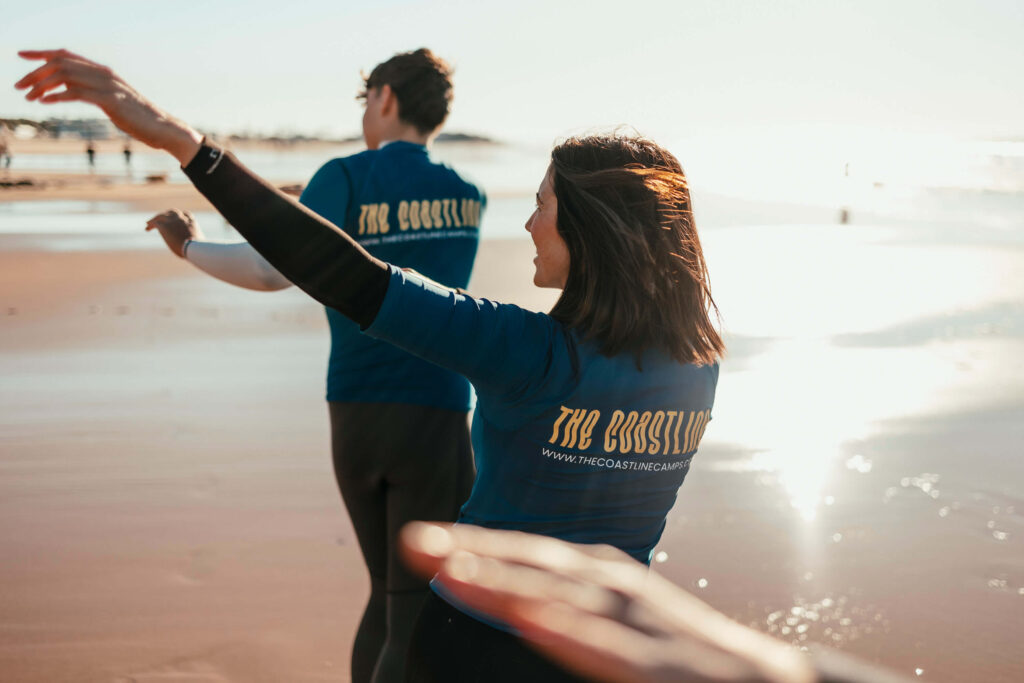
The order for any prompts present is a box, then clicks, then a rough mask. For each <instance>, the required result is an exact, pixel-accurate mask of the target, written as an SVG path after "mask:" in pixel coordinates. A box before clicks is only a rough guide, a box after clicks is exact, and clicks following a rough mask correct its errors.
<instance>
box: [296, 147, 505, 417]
mask: <svg viewBox="0 0 1024 683" xmlns="http://www.w3.org/2000/svg"><path fill="white" fill-rule="evenodd" d="M299 201H300V202H301V203H302V204H303V205H305V206H306V207H308V208H309V209H310V210H312V211H314V212H316V213H318V214H320V215H321V216H323V217H324V218H326V219H327V220H329V221H331V222H332V223H334V224H336V225H338V226H339V227H341V228H343V229H344V230H345V232H346V233H348V235H349V236H350V237H352V238H353V239H354V240H355V241H356V242H357V243H359V245H360V246H362V247H363V248H364V249H366V250H367V251H368V252H370V253H371V254H373V255H374V256H376V257H377V258H379V259H381V260H383V261H387V262H388V263H393V264H396V265H399V266H402V267H404V268H412V269H413V270H416V271H417V272H419V273H422V274H423V275H426V276H427V277H428V278H431V279H432V280H436V281H437V282H441V283H444V284H445V285H448V286H450V287H456V288H461V287H466V286H467V284H468V283H469V277H470V274H471V273H472V270H473V259H474V257H475V256H476V250H477V242H478V240H479V232H480V231H479V226H480V218H481V214H482V213H483V210H484V208H485V206H486V201H487V200H486V197H485V195H484V194H483V192H482V191H481V190H480V189H479V188H478V187H476V186H475V185H473V184H471V183H469V182H467V181H466V180H464V179H462V178H461V177H460V176H459V174H458V173H456V172H455V171H454V170H453V169H452V168H451V167H449V166H447V165H445V164H441V163H438V162H436V161H434V160H433V159H431V157H430V155H429V153H428V151H427V149H426V148H425V147H423V146H422V145H417V144H413V143H409V142H401V141H398V142H390V143H387V144H386V145H384V146H383V147H381V148H380V149H377V150H367V151H365V152H361V153H359V154H354V155H352V156H349V157H344V158H340V159H334V160H332V161H329V162H328V163H326V164H325V165H324V166H323V167H322V168H321V169H320V170H319V171H317V173H316V175H314V176H313V178H312V179H311V180H310V181H309V184H308V185H307V187H306V189H305V191H304V192H303V193H302V197H301V198H300V200H299ZM326 311H327V321H328V323H329V325H330V329H331V356H330V361H329V363H328V368H327V400H328V401H351V402H379V403H412V404H416V405H427V406H434V407H437V408H444V409H447V410H457V411H466V410H468V409H469V404H470V390H469V384H468V383H467V382H466V380H465V378H464V377H462V376H460V375H458V374H457V373H454V372H451V371H450V370H446V369H443V368H441V367H438V366H436V365H433V364H432V363H428V362H426V361H424V360H421V359H419V358H416V357H414V356H411V355H409V354H408V353H405V352H403V351H401V350H399V349H397V348H395V347H394V346H392V345H391V344H386V343H382V342H379V341H377V340H375V339H372V338H370V337H367V336H366V335H363V334H360V332H359V326H358V325H356V324H355V323H353V322H352V321H351V320H349V319H348V318H346V317H345V316H343V315H341V314H340V313H338V312H337V311H335V310H333V309H331V308H327V309H326Z"/></svg>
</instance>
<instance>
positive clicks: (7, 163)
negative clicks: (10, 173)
mask: <svg viewBox="0 0 1024 683" xmlns="http://www.w3.org/2000/svg"><path fill="white" fill-rule="evenodd" d="M0 159H3V162H4V168H5V169H9V168H10V167H11V143H10V140H9V139H8V137H7V127H6V126H0Z"/></svg>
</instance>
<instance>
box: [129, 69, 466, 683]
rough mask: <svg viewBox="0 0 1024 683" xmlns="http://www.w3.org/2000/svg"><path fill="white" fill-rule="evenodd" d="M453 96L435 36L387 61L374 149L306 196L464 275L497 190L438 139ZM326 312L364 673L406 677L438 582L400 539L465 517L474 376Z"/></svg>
mask: <svg viewBox="0 0 1024 683" xmlns="http://www.w3.org/2000/svg"><path fill="white" fill-rule="evenodd" d="M452 96H453V90H452V82H451V68H450V67H449V66H448V64H447V63H445V62H444V60H442V59H440V58H439V57H437V56H436V55H434V54H433V53H432V52H430V51H429V50H426V49H420V50H416V51H414V52H407V53H402V54H397V55H395V56H393V57H392V58H391V59H389V60H387V61H385V62H383V63H382V64H379V65H377V66H376V67H375V68H374V69H373V70H372V71H371V72H370V75H369V76H367V77H366V78H365V82H364V87H363V90H362V91H361V92H360V94H359V96H358V97H359V99H361V100H363V101H364V102H365V111H364V114H363V120H362V128H363V138H364V140H365V141H366V146H367V151H365V152H361V153H359V154H355V155H352V156H349V157H344V158H340V159H334V160H331V161H329V162H327V163H326V164H324V166H323V167H321V168H320V170H319V171H317V173H316V175H314V176H313V178H312V180H310V182H309V184H308V186H307V187H306V189H305V191H304V192H303V193H302V195H301V198H300V199H299V201H300V202H301V203H302V204H303V205H304V206H306V207H307V208H309V209H310V210H312V211H314V212H316V213H318V214H320V215H321V216H323V217H324V218H326V219H327V220H329V221H331V222H333V223H335V224H336V225H338V226H340V227H342V228H343V229H344V230H345V231H346V232H347V233H348V235H350V236H351V237H352V239H354V240H355V242H356V243H358V244H359V246H360V247H362V248H364V249H366V250H367V251H368V252H369V253H370V254H373V255H374V256H376V257H377V258H380V259H382V260H386V261H389V262H391V263H396V264H399V265H401V266H403V267H408V268H412V269H415V270H416V271H418V272H420V273H422V274H424V275H425V276H427V277H429V278H432V279H434V280H436V281H438V282H441V283H444V284H445V285H449V286H452V287H465V286H466V285H467V284H468V282H469V277H470V273H471V271H472V268H473V261H474V258H475V256H476V250H477V241H478V236H479V225H480V218H481V213H482V210H483V207H484V205H485V201H486V200H485V197H484V193H483V192H482V191H481V189H480V188H478V187H476V186H475V185H473V184H472V183H470V182H467V181H466V180H464V179H463V178H462V177H461V176H460V175H459V174H458V173H457V172H456V171H455V170H453V169H452V168H450V167H448V166H446V165H444V164H441V163H439V162H437V161H435V160H434V159H433V158H432V157H431V155H430V151H429V149H428V146H429V144H430V142H431V141H432V140H433V138H434V137H435V136H436V135H437V134H438V132H439V131H440V129H441V127H442V124H443V123H444V121H445V119H446V118H447V116H448V112H449V109H450V106H451V101H452ZM128 153H129V152H128V151H127V147H126V152H125V154H126V158H127V154H128ZM268 227H270V226H268ZM154 228H155V229H157V230H159V231H160V233H161V235H162V236H163V238H164V240H165V241H166V242H167V245H168V247H169V248H170V249H171V251H172V252H174V253H175V254H177V255H178V256H182V257H184V258H185V259H187V260H188V261H189V262H190V263H192V264H193V265H195V266H196V267H197V268H199V269H201V270H203V271H204V272H206V273H208V274H210V275H212V276H214V277H216V278H219V279H221V280H224V281H225V282H229V283H231V284H234V285H237V286H239V287H245V288H248V289H253V290H260V291H274V290H280V289H284V288H286V287H289V286H291V282H289V281H288V279H287V278H286V277H285V276H284V275H282V274H281V273H280V272H279V271H278V270H277V269H275V268H274V267H273V266H272V265H270V264H269V263H268V262H267V261H266V260H265V259H264V258H263V257H262V256H260V254H259V252H257V250H256V249H254V248H253V247H252V246H251V245H250V244H248V243H246V242H240V243H223V242H214V241H210V240H207V239H206V238H205V236H204V235H203V232H202V231H201V229H200V227H199V225H198V223H196V221H195V220H194V219H193V218H192V216H190V215H189V214H187V213H183V212H179V211H169V212H166V213H163V214H160V215H159V216H156V217H154V218H153V219H152V220H150V222H149V224H148V226H147V229H154ZM320 267H321V268H323V272H322V273H320V275H319V277H328V276H329V275H330V274H332V273H334V272H336V271H337V269H338V268H340V267H341V264H334V263H331V262H330V261H329V260H325V261H322V262H320ZM327 319H328V322H329V323H330V329H331V355H330V361H329V366H328V371H327V401H328V412H329V415H330V422H331V441H332V450H333V461H334V471H335V475H336V477H337V481H338V486H339V488H340V490H341V495H342V498H343V499H344V501H345V505H346V507H347V509H348V512H349V516H350V517H351V519H352V524H353V526H354V527H355V531H356V536H357V537H358V539H359V545H360V548H361V549H362V552H363V557H364V559H365V560H366V566H367V569H368V570H369V573H370V585H371V590H370V599H369V603H368V604H367V606H366V610H365V612H364V614H363V618H362V622H361V623H360V626H359V630H358V632H357V634H356V639H355V644H354V646H353V652H352V680H353V681H355V682H356V683H362V682H365V681H369V680H371V679H372V680H373V681H397V680H401V678H402V666H403V664H404V661H405V656H406V652H407V650H408V642H409V637H410V635H411V632H412V626H413V624H414V622H415V619H416V615H417V614H418V613H419V611H420V607H421V606H422V604H423V602H424V600H425V598H426V597H427V594H428V592H429V591H428V587H427V584H426V582H425V581H423V580H422V579H420V578H419V577H417V576H415V575H412V574H410V573H409V572H408V570H407V569H406V568H405V567H404V565H403V564H402V563H401V561H400V560H399V558H398V556H397V554H396V551H395V543H396V541H397V537H398V531H399V529H401V528H402V526H403V525H404V524H406V523H407V522H409V521H411V520H414V519H422V518H431V519H434V518H436V519H443V520H450V521H454V520H455V518H456V516H457V514H458V511H459V507H460V506H461V505H462V503H464V502H465V501H466V498H468V497H469V492H470V488H471V486H472V483H473V462H472V448H471V445H470V437H469V426H468V410H469V401H470V389H469V383H468V382H467V381H466V379H465V378H463V377H462V376H460V375H458V374H457V373H455V372H452V371H451V370H446V369H442V368H440V367H438V366H436V365H433V364H431V363H428V362H426V361H424V360H421V359H419V358H416V357H415V356H412V355H410V354H408V353H406V352H404V351H401V350H399V349H397V348H395V347H394V346H392V345H390V344H387V343H384V342H381V341H377V340H375V339H373V338H371V337H368V336H365V335H363V334H361V333H360V331H359V326H358V325H357V324H356V323H354V322H352V321H351V320H349V319H348V318H346V317H345V316H343V315H342V314H341V313H338V312H337V311H335V310H332V309H331V308H328V309H327ZM374 672H376V673H374Z"/></svg>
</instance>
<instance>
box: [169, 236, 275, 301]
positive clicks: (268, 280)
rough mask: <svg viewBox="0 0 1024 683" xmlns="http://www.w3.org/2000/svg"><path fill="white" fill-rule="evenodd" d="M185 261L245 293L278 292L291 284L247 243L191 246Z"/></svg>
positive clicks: (195, 244)
mask: <svg viewBox="0 0 1024 683" xmlns="http://www.w3.org/2000/svg"><path fill="white" fill-rule="evenodd" d="M185 260H187V261H188V262H189V263H191V264H192V265H194V266H195V267H196V268H198V269H199V270H201V271H203V272H204V273H206V274H207V275H212V276H213V277H215V278H217V279H218V280H223V281H224V282H227V283H228V284H231V285H235V286H236V287H244V288H245V289H253V290H256V291H258V292H277V291H280V290H282V289H288V288H289V287H291V286H292V283H291V282H289V281H288V278H286V277H285V276H284V275H281V273H279V272H278V271H277V269H276V268H274V266H272V265H270V263H268V262H267V259H265V258H263V256H261V255H260V253H259V252H258V251H256V250H255V249H253V248H252V245H251V244H249V243H248V242H200V241H192V242H189V244H188V251H187V252H186V253H185Z"/></svg>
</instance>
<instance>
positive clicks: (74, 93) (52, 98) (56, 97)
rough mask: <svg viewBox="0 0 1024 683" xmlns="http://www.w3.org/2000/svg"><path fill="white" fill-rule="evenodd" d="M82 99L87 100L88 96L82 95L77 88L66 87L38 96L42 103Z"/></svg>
mask: <svg viewBox="0 0 1024 683" xmlns="http://www.w3.org/2000/svg"><path fill="white" fill-rule="evenodd" d="M83 100H84V101H88V98H86V97H85V96H84V95H83V92H82V91H81V90H80V89H79V88H68V89H67V90H62V91H60V92H56V93H53V94H51V95H45V96H43V97H40V98H39V101H40V102H41V103H43V104H53V103H54V102H79V101H83Z"/></svg>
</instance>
